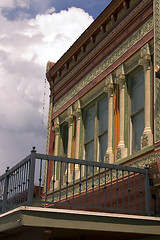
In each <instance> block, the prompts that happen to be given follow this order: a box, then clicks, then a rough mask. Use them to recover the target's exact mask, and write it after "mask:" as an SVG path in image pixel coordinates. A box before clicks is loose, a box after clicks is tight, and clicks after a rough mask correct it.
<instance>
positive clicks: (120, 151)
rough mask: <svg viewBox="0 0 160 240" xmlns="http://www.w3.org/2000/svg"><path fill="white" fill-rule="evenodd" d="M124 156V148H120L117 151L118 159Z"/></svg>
mask: <svg viewBox="0 0 160 240" xmlns="http://www.w3.org/2000/svg"><path fill="white" fill-rule="evenodd" d="M121 158H122V149H121V148H118V149H117V151H116V160H119V159H121Z"/></svg>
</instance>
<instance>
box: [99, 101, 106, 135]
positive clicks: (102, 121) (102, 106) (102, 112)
mask: <svg viewBox="0 0 160 240" xmlns="http://www.w3.org/2000/svg"><path fill="white" fill-rule="evenodd" d="M98 119H99V134H101V133H103V132H104V131H106V130H107V128H108V101H107V98H103V99H102V100H101V101H99V102H98Z"/></svg>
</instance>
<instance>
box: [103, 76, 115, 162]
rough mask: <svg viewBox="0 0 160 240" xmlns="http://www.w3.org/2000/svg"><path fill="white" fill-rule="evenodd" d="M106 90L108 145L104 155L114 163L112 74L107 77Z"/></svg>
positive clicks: (105, 158)
mask: <svg viewBox="0 0 160 240" xmlns="http://www.w3.org/2000/svg"><path fill="white" fill-rule="evenodd" d="M104 91H105V92H106V93H107V94H108V146H107V150H106V155H105V157H104V161H105V162H109V163H113V162H114V154H113V79H112V74H110V75H109V76H107V77H106V80H105V86H104Z"/></svg>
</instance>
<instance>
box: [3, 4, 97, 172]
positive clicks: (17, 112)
mask: <svg viewBox="0 0 160 240" xmlns="http://www.w3.org/2000/svg"><path fill="white" fill-rule="evenodd" d="M4 2H5V3H6V5H5V6H6V7H7V4H8V6H9V3H10V6H11V5H12V4H11V3H15V2H16V3H17V4H20V2H21V1H20V0H19V1H10V2H9V1H7V0H5V1H4ZM4 2H2V0H1V1H0V3H1V6H2V3H4ZM24 2H26V4H27V1H24ZM21 6H22V5H21ZM52 10H53V9H52ZM92 21H93V19H92V17H90V16H89V15H88V14H87V13H85V12H84V11H83V10H81V9H77V8H70V9H69V10H68V11H61V12H60V13H53V14H43V15H37V16H36V18H35V19H31V20H27V19H25V20H21V21H20V20H16V21H13V22H11V21H9V20H7V19H6V18H5V17H4V16H2V15H1V13H0V22H1V26H3V28H0V119H1V121H0V139H1V144H0V152H1V160H0V161H1V162H0V174H1V173H2V172H3V171H4V168H5V167H7V166H13V165H14V164H15V163H16V162H17V161H19V160H20V159H21V158H22V157H24V156H26V155H27V154H29V150H30V149H31V147H32V146H33V145H36V146H37V148H38V151H39V152H44V151H45V144H46V126H44V125H42V123H41V122H42V118H41V114H42V106H43V97H44V95H43V91H44V78H45V66H46V63H47V61H48V60H50V61H53V62H55V61H57V60H58V59H59V57H60V56H61V55H62V54H63V53H64V52H65V51H66V50H67V49H68V47H69V46H71V44H72V43H73V42H74V41H75V40H76V38H77V37H78V36H79V35H80V34H81V33H82V32H83V31H84V30H85V28H86V27H88V25H89V24H90V23H91V22H92ZM48 88H49V87H48V85H47V89H48ZM48 95H49V93H48V90H47V92H46V96H48ZM47 112H48V98H46V107H45V120H46V119H47ZM18 156H19V158H18Z"/></svg>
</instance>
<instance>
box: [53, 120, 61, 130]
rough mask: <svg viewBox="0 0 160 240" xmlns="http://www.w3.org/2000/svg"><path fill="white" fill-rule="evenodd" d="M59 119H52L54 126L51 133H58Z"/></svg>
mask: <svg viewBox="0 0 160 240" xmlns="http://www.w3.org/2000/svg"><path fill="white" fill-rule="evenodd" d="M59 127H60V125H59V117H56V118H55V119H54V126H53V127H52V131H55V132H58V131H59Z"/></svg>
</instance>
